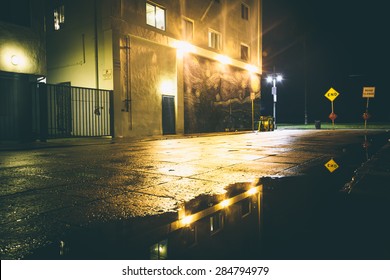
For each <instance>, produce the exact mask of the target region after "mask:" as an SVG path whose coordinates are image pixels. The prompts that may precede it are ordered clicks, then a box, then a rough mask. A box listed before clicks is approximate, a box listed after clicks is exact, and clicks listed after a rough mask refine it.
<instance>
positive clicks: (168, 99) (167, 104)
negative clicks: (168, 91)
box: [162, 95, 176, 134]
mask: <svg viewBox="0 0 390 280" xmlns="http://www.w3.org/2000/svg"><path fill="white" fill-rule="evenodd" d="M162 127H163V134H176V124H175V97H174V96H171V95H163V96H162Z"/></svg>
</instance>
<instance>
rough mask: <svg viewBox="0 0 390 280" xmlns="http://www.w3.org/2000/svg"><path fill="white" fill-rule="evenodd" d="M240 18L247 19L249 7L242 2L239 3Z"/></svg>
mask: <svg viewBox="0 0 390 280" xmlns="http://www.w3.org/2000/svg"><path fill="white" fill-rule="evenodd" d="M241 18H242V19H245V20H249V7H248V6H247V5H245V4H244V3H241Z"/></svg>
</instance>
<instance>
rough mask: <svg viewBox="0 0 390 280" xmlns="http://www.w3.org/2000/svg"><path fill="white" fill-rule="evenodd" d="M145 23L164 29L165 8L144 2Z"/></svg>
mask: <svg viewBox="0 0 390 280" xmlns="http://www.w3.org/2000/svg"><path fill="white" fill-rule="evenodd" d="M146 23H147V24H148V25H150V26H153V27H156V28H158V29H161V30H165V10H164V9H163V8H160V7H158V6H156V5H154V4H151V3H146Z"/></svg>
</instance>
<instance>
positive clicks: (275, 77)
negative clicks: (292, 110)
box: [267, 69, 283, 129]
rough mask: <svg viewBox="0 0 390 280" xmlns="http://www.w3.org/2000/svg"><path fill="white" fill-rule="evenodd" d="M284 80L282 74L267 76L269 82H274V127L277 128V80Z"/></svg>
mask: <svg viewBox="0 0 390 280" xmlns="http://www.w3.org/2000/svg"><path fill="white" fill-rule="evenodd" d="M282 80H283V77H282V75H281V74H275V69H274V73H273V74H272V75H270V76H268V77H267V82H268V83H272V95H273V96H274V113H273V117H274V128H275V129H276V102H277V90H276V82H281V81H282Z"/></svg>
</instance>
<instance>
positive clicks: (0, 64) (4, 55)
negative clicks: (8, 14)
mask: <svg viewBox="0 0 390 280" xmlns="http://www.w3.org/2000/svg"><path fill="white" fill-rule="evenodd" d="M12 57H14V59H16V60H14V61H11V60H12ZM0 71H5V72H13V73H23V74H33V75H46V53H45V40H44V38H43V37H42V36H41V34H40V33H38V32H36V31H35V30H33V29H31V28H27V27H20V26H16V25H11V24H5V23H1V22H0Z"/></svg>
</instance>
